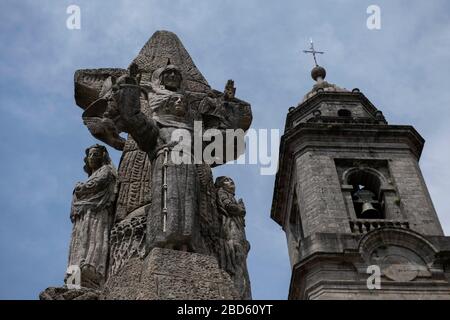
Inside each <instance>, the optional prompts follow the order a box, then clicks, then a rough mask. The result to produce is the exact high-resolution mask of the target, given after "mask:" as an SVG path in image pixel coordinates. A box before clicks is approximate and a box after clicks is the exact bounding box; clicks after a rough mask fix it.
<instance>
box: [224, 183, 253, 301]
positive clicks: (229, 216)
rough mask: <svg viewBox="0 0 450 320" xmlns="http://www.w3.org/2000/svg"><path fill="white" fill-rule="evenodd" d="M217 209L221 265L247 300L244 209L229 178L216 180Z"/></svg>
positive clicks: (246, 246)
mask: <svg viewBox="0 0 450 320" xmlns="http://www.w3.org/2000/svg"><path fill="white" fill-rule="evenodd" d="M215 186H216V188H217V207H218V210H219V213H221V218H222V228H221V238H222V241H223V246H224V248H223V249H224V250H222V252H223V254H224V256H222V258H221V260H222V264H224V266H223V267H224V268H225V269H226V271H227V272H228V273H229V274H230V275H231V277H232V279H233V281H234V284H235V286H236V289H237V290H238V292H239V294H240V297H241V299H245V300H250V299H251V291H250V279H249V276H248V271H247V263H246V261H247V254H248V252H249V250H250V244H249V242H248V241H247V239H246V236H245V220H244V217H245V206H244V202H243V201H242V199H239V201H237V200H236V198H235V194H234V193H235V184H234V181H233V180H232V179H231V178H229V177H224V176H223V177H218V178H217V179H216V182H215Z"/></svg>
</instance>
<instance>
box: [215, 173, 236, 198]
mask: <svg viewBox="0 0 450 320" xmlns="http://www.w3.org/2000/svg"><path fill="white" fill-rule="evenodd" d="M214 185H215V187H216V188H218V189H219V188H223V189H225V190H226V191H228V192H230V193H232V194H234V192H235V190H236V186H235V184H234V181H233V179H231V178H230V177H226V176H221V177H217V179H216V182H215V183H214Z"/></svg>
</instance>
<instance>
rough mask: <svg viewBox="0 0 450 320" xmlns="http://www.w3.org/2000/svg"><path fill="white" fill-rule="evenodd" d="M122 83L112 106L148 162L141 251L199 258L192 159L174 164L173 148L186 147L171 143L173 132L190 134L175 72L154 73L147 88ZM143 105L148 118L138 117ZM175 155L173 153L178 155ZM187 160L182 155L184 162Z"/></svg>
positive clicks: (127, 80) (196, 186)
mask: <svg viewBox="0 0 450 320" xmlns="http://www.w3.org/2000/svg"><path fill="white" fill-rule="evenodd" d="M133 81H134V80H133V79H132V78H130V77H124V78H122V79H119V80H118V82H117V88H116V90H117V91H116V93H115V100H116V102H117V106H118V108H119V112H120V114H121V116H122V121H123V123H124V125H125V127H126V130H127V132H128V133H129V134H130V135H131V136H132V137H133V139H134V140H135V141H136V143H137V144H138V146H139V148H140V149H141V150H143V151H146V152H147V154H148V156H149V159H150V161H151V168H152V179H151V181H152V182H151V183H152V187H151V193H152V194H151V205H150V206H149V208H148V214H147V237H146V242H147V249H152V248H154V247H163V248H170V249H176V250H184V251H194V252H205V245H204V243H202V240H201V235H200V230H199V228H200V222H199V215H198V204H199V200H198V195H199V179H198V177H197V168H196V165H195V164H194V160H193V158H191V161H186V162H184V163H174V162H173V157H172V152H173V151H174V147H175V146H178V148H180V144H183V143H187V144H188V145H187V146H186V148H183V149H184V150H192V149H191V141H193V139H189V140H188V141H183V140H181V141H180V140H176V141H175V140H172V133H173V131H174V130H177V129H183V130H185V132H189V133H190V134H191V135H192V133H193V122H192V121H191V120H192V115H191V114H190V110H189V105H188V103H187V97H186V94H185V93H184V92H183V90H182V88H181V83H182V75H181V71H180V70H179V69H178V68H177V67H176V66H174V65H171V64H169V65H167V66H165V67H162V68H159V69H157V70H156V71H155V72H154V73H153V75H152V78H151V83H147V84H145V83H144V84H141V85H140V86H137V85H133V84H132V83H133ZM142 95H143V98H144V99H147V100H148V106H149V108H150V110H151V114H152V116H151V117H147V116H146V115H145V114H144V113H143V112H141V107H140V99H141V97H142ZM178 150H179V149H178ZM186 156H188V157H191V155H184V157H186Z"/></svg>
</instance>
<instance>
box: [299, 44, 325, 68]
mask: <svg viewBox="0 0 450 320" xmlns="http://www.w3.org/2000/svg"><path fill="white" fill-rule="evenodd" d="M310 43H311V47H310V48H309V50H303V52H304V53H312V55H313V57H314V63H315V64H316V67H317V66H318V64H317V59H316V54H324V52H323V51H316V50H315V49H314V43H313V41H312V39H311V40H310Z"/></svg>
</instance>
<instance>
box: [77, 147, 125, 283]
mask: <svg viewBox="0 0 450 320" xmlns="http://www.w3.org/2000/svg"><path fill="white" fill-rule="evenodd" d="M84 162H85V166H84V171H86V173H87V174H88V179H87V181H86V182H78V183H77V184H76V186H75V190H74V191H73V199H72V208H71V212H70V219H71V221H72V223H73V229H72V239H71V242H70V251H69V266H78V267H79V268H80V270H81V285H82V286H83V287H89V288H98V287H100V286H101V285H102V284H103V282H104V281H105V277H106V270H107V267H108V266H107V263H108V250H109V234H110V230H111V226H112V223H113V219H114V202H115V197H116V181H117V173H116V170H115V168H114V167H113V165H112V163H111V159H110V157H109V154H108V151H107V150H106V148H105V147H104V146H102V145H99V144H96V145H93V146H91V147H89V148H87V149H86V157H85V158H84Z"/></svg>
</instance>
